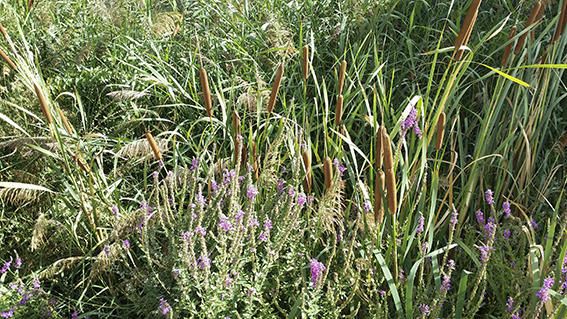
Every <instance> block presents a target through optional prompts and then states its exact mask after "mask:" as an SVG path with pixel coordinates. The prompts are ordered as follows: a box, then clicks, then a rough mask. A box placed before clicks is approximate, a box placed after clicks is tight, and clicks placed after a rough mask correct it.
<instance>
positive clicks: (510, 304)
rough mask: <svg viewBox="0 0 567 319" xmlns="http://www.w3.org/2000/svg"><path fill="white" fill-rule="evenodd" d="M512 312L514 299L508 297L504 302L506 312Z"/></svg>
mask: <svg viewBox="0 0 567 319" xmlns="http://www.w3.org/2000/svg"><path fill="white" fill-rule="evenodd" d="M513 310H514V298H512V297H508V299H507V300H506V311H508V312H510V313H511V312H512V311H513Z"/></svg>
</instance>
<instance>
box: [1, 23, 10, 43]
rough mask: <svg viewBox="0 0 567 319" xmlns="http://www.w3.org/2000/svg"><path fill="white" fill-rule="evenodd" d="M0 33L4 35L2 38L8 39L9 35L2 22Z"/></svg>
mask: <svg viewBox="0 0 567 319" xmlns="http://www.w3.org/2000/svg"><path fill="white" fill-rule="evenodd" d="M0 33H2V36H3V37H4V39H5V40H6V41H8V40H9V39H10V36H9V35H8V32H7V31H6V28H4V26H3V25H2V24H0Z"/></svg>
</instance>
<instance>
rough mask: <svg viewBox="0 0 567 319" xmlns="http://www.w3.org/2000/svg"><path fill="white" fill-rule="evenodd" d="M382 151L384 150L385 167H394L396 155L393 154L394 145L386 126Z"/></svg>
mask: <svg viewBox="0 0 567 319" xmlns="http://www.w3.org/2000/svg"><path fill="white" fill-rule="evenodd" d="M382 152H384V153H383V154H384V168H385V169H393V168H394V157H393V155H392V145H390V136H389V135H388V132H387V131H386V129H385V128H384V130H382Z"/></svg>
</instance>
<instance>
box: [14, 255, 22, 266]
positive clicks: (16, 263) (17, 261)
mask: <svg viewBox="0 0 567 319" xmlns="http://www.w3.org/2000/svg"><path fill="white" fill-rule="evenodd" d="M14 267H15V268H16V269H20V268H21V267H22V258H20V257H16V261H15V262H14Z"/></svg>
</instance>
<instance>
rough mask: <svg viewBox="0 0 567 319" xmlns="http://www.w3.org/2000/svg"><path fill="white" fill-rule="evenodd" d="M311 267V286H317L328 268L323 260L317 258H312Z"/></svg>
mask: <svg viewBox="0 0 567 319" xmlns="http://www.w3.org/2000/svg"><path fill="white" fill-rule="evenodd" d="M310 268H311V286H312V287H313V288H315V287H316V286H317V283H318V282H319V280H320V278H321V276H322V275H323V272H325V270H326V269H327V268H326V267H325V265H324V264H323V263H322V262H319V261H318V260H317V259H315V258H312V259H311V264H310Z"/></svg>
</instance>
